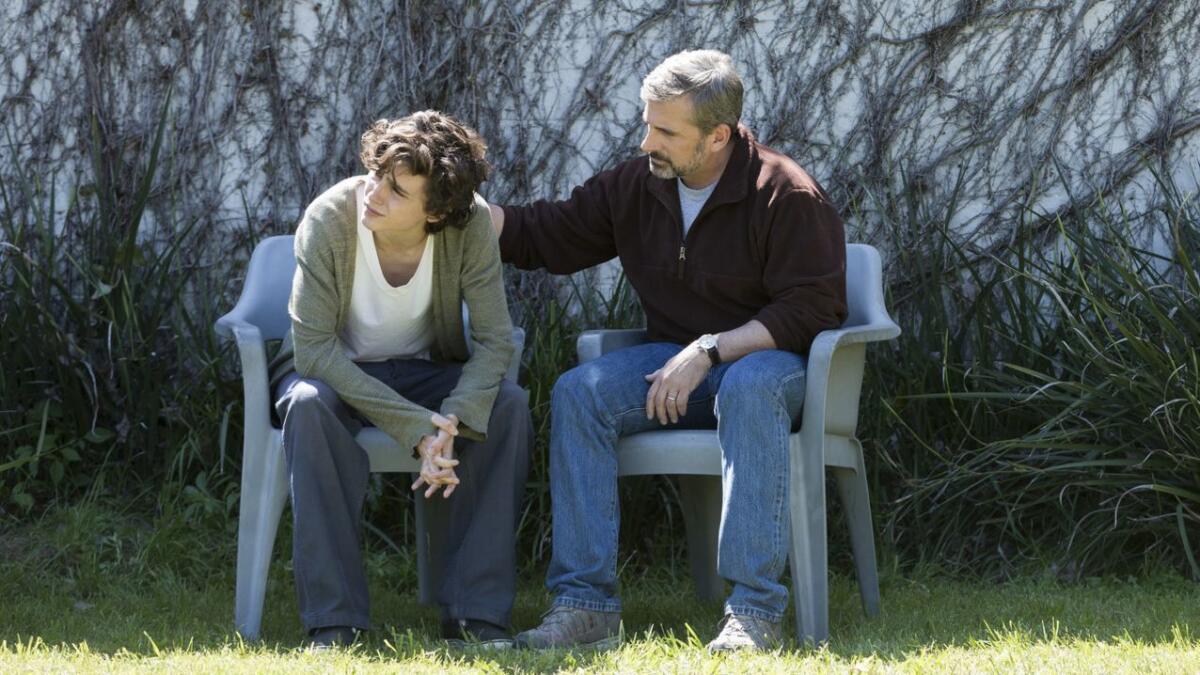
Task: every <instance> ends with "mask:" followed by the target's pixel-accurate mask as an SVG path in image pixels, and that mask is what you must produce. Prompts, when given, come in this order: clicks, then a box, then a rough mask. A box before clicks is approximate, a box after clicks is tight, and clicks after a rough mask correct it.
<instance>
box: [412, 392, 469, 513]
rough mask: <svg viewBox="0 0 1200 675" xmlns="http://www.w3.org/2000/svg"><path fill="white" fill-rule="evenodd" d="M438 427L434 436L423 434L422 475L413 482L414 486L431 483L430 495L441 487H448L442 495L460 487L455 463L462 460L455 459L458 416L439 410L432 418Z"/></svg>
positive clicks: (420, 451)
mask: <svg viewBox="0 0 1200 675" xmlns="http://www.w3.org/2000/svg"><path fill="white" fill-rule="evenodd" d="M430 419H431V421H432V422H433V424H434V426H436V427H437V428H438V430H437V434H436V435H433V436H428V435H426V436H422V437H421V442H420V443H418V444H417V453H418V454H419V455H420V456H421V475H420V477H419V478H417V480H416V482H414V483H413V484H412V489H413V490H418V489H420V487H421V486H422V485H428V488H427V489H426V490H425V497H426V499H428V498H429V497H432V496H433V495H435V494H437V491H438V489H439V488H445V489H444V490H443V492H442V497H449V496H450V495H451V494H453V493H454V489H455V488H456V487H458V482H459V481H458V476H457V475H455V473H454V467H456V466H458V460H457V459H454V437H455V436H457V435H458V417H457V416H455V415H453V414H451V415H447V416H442V415H439V414H437V413H434V414H433V417H431V418H430Z"/></svg>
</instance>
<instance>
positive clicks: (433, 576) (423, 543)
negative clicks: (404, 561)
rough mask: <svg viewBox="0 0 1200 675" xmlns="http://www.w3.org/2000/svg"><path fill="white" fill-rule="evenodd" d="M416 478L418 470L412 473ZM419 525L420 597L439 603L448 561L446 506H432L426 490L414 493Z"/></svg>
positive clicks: (418, 583)
mask: <svg viewBox="0 0 1200 675" xmlns="http://www.w3.org/2000/svg"><path fill="white" fill-rule="evenodd" d="M412 479H413V480H416V474H414V475H413V477H412ZM413 505H414V507H415V511H416V514H415V515H416V518H415V520H416V525H417V599H418V602H420V603H421V604H422V605H435V604H437V592H438V588H439V587H440V586H441V584H442V569H443V568H444V563H445V554H446V551H445V548H446V547H445V541H443V537H442V534H443V533H444V532H445V531H446V524H447V523H446V522H445V521H446V517H447V515H448V512H447V511H446V510H445V509H435V508H431V507H430V505H429V504H428V503H427V500H426V499H425V494H424V493H423V492H414V493H413Z"/></svg>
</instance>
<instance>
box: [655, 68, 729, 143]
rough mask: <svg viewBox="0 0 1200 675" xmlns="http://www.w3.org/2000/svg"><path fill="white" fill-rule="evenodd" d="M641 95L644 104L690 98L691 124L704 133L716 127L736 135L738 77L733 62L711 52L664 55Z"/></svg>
mask: <svg viewBox="0 0 1200 675" xmlns="http://www.w3.org/2000/svg"><path fill="white" fill-rule="evenodd" d="M641 96H642V101H645V102H649V101H669V100H671V99H675V98H679V97H680V96H691V99H692V123H693V124H695V125H696V126H697V127H699V128H700V131H701V133H705V134H707V133H709V132H710V131H712V130H713V129H715V128H716V127H717V125H718V124H728V125H729V129H730V131H733V132H734V133H736V132H737V125H738V120H740V119H741V118H742V78H741V77H739V76H738V74H737V71H736V70H734V69H733V59H731V58H729V55H728V54H725V53H724V52H719V51H716V50H714V49H697V50H691V51H683V52H679V53H678V54H675V55H672V56H668V57H667V59H666V60H665V61H663V62H662V63H660V64H658V66H657V67H656V68H655V69H654V70H652V71H650V74H649V75H647V76H646V79H644V80H642V92H641Z"/></svg>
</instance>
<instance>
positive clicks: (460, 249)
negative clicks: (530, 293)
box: [271, 176, 514, 450]
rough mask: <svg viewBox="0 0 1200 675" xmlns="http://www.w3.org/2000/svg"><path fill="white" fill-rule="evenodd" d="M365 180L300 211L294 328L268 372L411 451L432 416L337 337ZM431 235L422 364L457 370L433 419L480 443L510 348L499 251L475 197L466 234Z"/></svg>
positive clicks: (291, 309) (291, 305)
mask: <svg viewBox="0 0 1200 675" xmlns="http://www.w3.org/2000/svg"><path fill="white" fill-rule="evenodd" d="M363 179H364V177H363V176H356V177H354V178H349V179H346V180H344V181H342V182H340V183H338V184H337V185H334V186H333V187H332V188H330V189H329V190H327V191H325V193H324V194H322V195H321V196H319V197H317V198H316V199H315V200H313V203H312V204H310V205H309V207H308V209H307V210H305V212H304V217H303V218H302V219H301V221H300V226H299V228H297V230H296V276H295V278H294V280H293V281H292V295H291V299H290V300H289V302H288V313H289V314H290V315H291V317H292V330H291V333H290V334H289V335H288V336H287V338H285V339H284V342H283V345H282V346H281V348H280V351H279V354H278V355H277V356H276V357H275V359H274V360H273V362H272V364H271V372H272V377H271V386H272V389H273V388H274V386H275V384H276V383H278V382H279V381H280V380H281V379H283V376H284V375H286V374H288V373H290V372H291V371H293V370H295V371H296V372H298V373H299V374H300V375H301V376H302V377H307V378H314V379H317V380H321V381H322V382H324V383H325V384H328V385H329V386H330V387H332V388H333V389H334V391H336V392H337V393H338V396H340V397H341V398H342V400H343V401H345V402H346V404H347V405H349V406H350V407H352V408H354V409H355V410H357V411H358V412H359V413H361V414H362V415H363V417H365V418H367V420H369V421H370V422H371V423H372V424H374V425H375V426H376V427H379V428H380V429H382V430H383V431H384V432H386V433H387V434H388V435H389V436H391V437H392V438H394V439H395V440H396V442H398V443H399V444H400V447H401V448H404V449H406V450H407V449H411V448H415V447H416V446H417V444H418V443H419V442H420V440H421V437H422V436H424V435H427V434H429V435H432V434H435V433H437V428H436V427H435V426H434V425H433V422H432V421H431V420H430V417H431V416H432V415H433V412H432V411H430V410H426V409H425V408H423V407H421V406H419V405H417V404H416V403H413V402H412V401H409V400H407V399H405V398H404V397H403V396H401V395H400V394H398V393H396V392H395V391H393V390H392V389H391V387H388V386H387V385H385V384H383V383H382V382H380V381H379V380H377V379H375V378H373V377H370V376H368V375H367V374H366V373H364V372H363V370H362V369H361V368H359V367H358V365H357V364H355V363H354V362H353V361H351V360H350V357H348V356H347V355H346V350H345V346H344V345H343V344H342V341H341V340H340V339H339V338H338V333H339V331H340V330H341V328H342V327H343V326H344V325H345V322H346V319H347V317H348V316H349V314H350V291H351V288H353V283H354V262H355V259H356V253H357V246H358V207H357V204H356V202H355V189H356V187H357V185H358V182H359V181H361V180H363ZM431 236H433V237H434V240H435V244H434V249H433V251H434V254H433V307H432V309H433V312H432V314H433V326H434V343H433V347H432V348H431V349H430V356H431V357H432V359H433V360H434V361H442V362H447V361H450V362H459V363H463V364H464V365H463V369H462V375H461V376H460V377H459V379H458V384H457V385H456V386H455V387H454V389H453V390H452V391H451V392H450V394H449V395H448V396H447V397H446V399H445V400H444V401H442V405H441V410H440V411H439V412H441V414H443V415H449V414H451V413H453V414H455V415H457V416H458V419H459V425H458V430H459V433H460V434H461V435H462V436H463V437H465V438H470V439H474V440H482V439H483V438H484V435H485V434H486V433H487V428H488V418H489V417H491V413H492V404H493V403H495V400H496V393H497V392H498V391H499V388H500V380H501V379H503V377H504V373H505V371H507V370H508V363H509V361H510V360H511V358H512V352H513V349H514V346H513V343H512V320H511V319H510V318H509V316H508V304H507V302H506V301H505V297H504V281H503V277H502V276H501V267H500V249H499V247H498V245H497V241H496V235H495V231H494V230H493V229H492V221H491V216H490V215H489V213H488V207H487V202H485V201H484V200H483V198H482V197H480V196H478V195H476V196H475V206H474V209H473V213H472V215H471V219H470V220H469V221H468V222H467V225H466V227H464V228H462V229H458V228H453V227H447V228H445V229H443V230H442V231H440V232H438V233H437V234H434V235H431ZM464 301H465V302H466V305H467V309H468V311H469V312H470V321H471V342H472V346H473V350H472V351H471V352H468V351H467V342H466V339H465V337H464V334H463V312H462V305H463V302H464Z"/></svg>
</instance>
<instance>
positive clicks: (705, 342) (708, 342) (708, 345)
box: [700, 335, 717, 349]
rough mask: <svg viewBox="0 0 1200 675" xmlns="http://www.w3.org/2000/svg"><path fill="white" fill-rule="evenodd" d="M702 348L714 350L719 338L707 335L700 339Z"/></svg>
mask: <svg viewBox="0 0 1200 675" xmlns="http://www.w3.org/2000/svg"><path fill="white" fill-rule="evenodd" d="M700 346H701V347H703V348H704V349H712V348H713V347H716V346H717V338H715V337H713V336H711V335H705V336H702V337H701V338H700Z"/></svg>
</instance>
